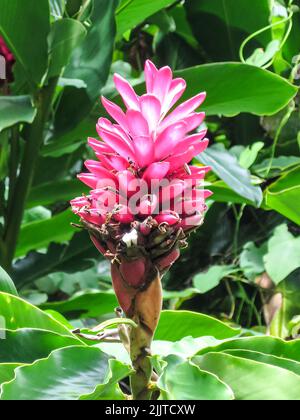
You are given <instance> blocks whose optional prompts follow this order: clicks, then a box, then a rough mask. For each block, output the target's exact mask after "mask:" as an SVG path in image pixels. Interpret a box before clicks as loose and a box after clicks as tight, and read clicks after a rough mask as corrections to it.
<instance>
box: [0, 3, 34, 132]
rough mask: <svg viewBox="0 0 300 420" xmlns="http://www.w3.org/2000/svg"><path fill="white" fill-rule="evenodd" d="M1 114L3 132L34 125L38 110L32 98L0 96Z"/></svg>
mask: <svg viewBox="0 0 300 420" xmlns="http://www.w3.org/2000/svg"><path fill="white" fill-rule="evenodd" d="M0 1H1V0H0ZM0 114H1V120H0V132H1V131H2V130H4V129H5V128H8V127H12V126H13V125H15V124H17V123H32V121H33V120H34V117H35V114H36V109H35V108H34V107H33V105H32V101H31V98H30V96H0Z"/></svg>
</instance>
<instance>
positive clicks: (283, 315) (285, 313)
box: [270, 269, 300, 339]
mask: <svg viewBox="0 0 300 420" xmlns="http://www.w3.org/2000/svg"><path fill="white" fill-rule="evenodd" d="M276 291H277V292H278V293H279V294H280V295H281V298H280V300H279V302H280V303H281V306H280V307H279V308H278V310H277V311H276V313H275V315H274V317H273V319H272V322H271V325H270V334H271V335H272V336H275V337H280V338H283V339H291V337H299V335H298V332H299V331H297V329H296V330H295V329H294V326H293V325H292V324H291V320H293V318H294V317H295V316H297V315H299V313H300V287H299V269H297V270H296V271H294V272H293V273H292V274H290V275H289V276H288V277H287V279H285V280H284V281H282V282H281V283H280V284H279V285H278V286H277V289H276Z"/></svg>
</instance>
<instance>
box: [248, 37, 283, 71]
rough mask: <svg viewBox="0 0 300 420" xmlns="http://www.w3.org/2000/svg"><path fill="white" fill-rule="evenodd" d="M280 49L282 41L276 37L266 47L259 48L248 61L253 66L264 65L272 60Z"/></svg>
mask: <svg viewBox="0 0 300 420" xmlns="http://www.w3.org/2000/svg"><path fill="white" fill-rule="evenodd" d="M279 51H280V41H279V40H278V39H275V40H274V41H271V42H270V43H269V44H268V45H267V47H266V49H265V50H264V49H262V48H257V49H256V50H255V51H254V53H253V54H252V55H251V57H249V58H248V59H247V60H246V62H247V63H249V64H253V66H257V67H263V66H264V65H265V64H267V63H269V61H270V60H272V58H273V57H274V56H275V55H276V54H277V53H278V52H279Z"/></svg>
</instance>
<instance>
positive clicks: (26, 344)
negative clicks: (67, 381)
mask: <svg viewBox="0 0 300 420" xmlns="http://www.w3.org/2000/svg"><path fill="white" fill-rule="evenodd" d="M78 344H79V342H78V339H77V338H76V337H75V336H74V338H72V337H67V336H62V335H59V334H56V333H53V332H50V331H43V330H38V329H30V328H26V329H18V330H17V331H6V332H5V339H4V340H2V341H1V346H0V363H20V364H30V363H33V362H35V361H36V360H38V359H44V358H46V357H48V356H49V354H50V353H51V352H52V351H54V350H56V349H60V348H64V347H69V346H76V345H78Z"/></svg>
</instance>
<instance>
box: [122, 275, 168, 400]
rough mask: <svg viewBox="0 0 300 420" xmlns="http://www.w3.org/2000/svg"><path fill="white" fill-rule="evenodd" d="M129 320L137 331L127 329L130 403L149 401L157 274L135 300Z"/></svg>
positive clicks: (157, 307) (158, 293) (158, 303)
mask: <svg viewBox="0 0 300 420" xmlns="http://www.w3.org/2000/svg"><path fill="white" fill-rule="evenodd" d="M134 306H135V308H134V315H133V316H132V319H133V321H134V322H135V323H136V324H137V328H133V327H130V333H129V339H130V357H131V361H132V365H133V367H134V370H135V373H134V374H133V375H132V376H131V391H132V396H133V399H134V400H151V398H152V394H153V387H152V388H151V387H150V382H151V378H152V376H153V368H152V362H151V345H152V340H153V336H154V333H155V329H156V327H157V324H158V321H159V317H160V313H161V309H162V287H161V280H160V275H159V274H157V277H156V279H155V280H154V281H152V282H151V283H150V285H149V287H148V288H147V289H146V290H144V291H140V292H139V293H138V294H137V296H136V297H135V302H134Z"/></svg>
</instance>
